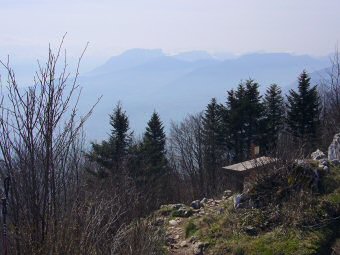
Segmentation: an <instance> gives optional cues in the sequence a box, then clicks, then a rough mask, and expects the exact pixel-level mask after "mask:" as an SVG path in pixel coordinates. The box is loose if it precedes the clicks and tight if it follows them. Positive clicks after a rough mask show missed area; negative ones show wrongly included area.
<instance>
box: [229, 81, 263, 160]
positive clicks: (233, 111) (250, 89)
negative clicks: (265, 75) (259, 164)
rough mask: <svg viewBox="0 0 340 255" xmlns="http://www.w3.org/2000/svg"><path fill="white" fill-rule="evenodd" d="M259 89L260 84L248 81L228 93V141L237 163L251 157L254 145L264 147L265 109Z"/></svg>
mask: <svg viewBox="0 0 340 255" xmlns="http://www.w3.org/2000/svg"><path fill="white" fill-rule="evenodd" d="M258 88H259V85H258V83H256V82H254V81H253V80H247V81H246V82H245V83H241V84H239V86H238V88H237V90H236V91H234V90H230V91H228V98H227V112H228V113H227V116H228V117H227V118H226V121H227V123H226V126H227V130H228V131H227V133H228V139H227V141H228V146H229V149H230V152H231V154H232V155H233V161H236V162H239V161H242V160H245V159H248V158H249V157H250V155H251V151H250V150H251V145H252V144H257V145H262V144H261V141H262V131H263V111H264V109H263V105H262V103H261V96H260V93H259V90H258Z"/></svg>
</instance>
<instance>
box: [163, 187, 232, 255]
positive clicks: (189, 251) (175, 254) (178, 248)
mask: <svg viewBox="0 0 340 255" xmlns="http://www.w3.org/2000/svg"><path fill="white" fill-rule="evenodd" d="M231 195H232V193H231V191H226V192H225V194H224V196H223V197H222V199H206V198H204V199H202V200H201V201H200V200H196V201H193V202H192V203H191V206H187V205H184V204H172V205H165V206H162V208H161V209H160V211H159V218H158V220H159V221H162V222H164V224H165V225H166V226H167V227H166V240H167V248H168V251H169V254H170V255H203V254H204V250H205V248H206V247H207V245H208V244H207V243H205V242H204V241H202V240H199V237H198V236H196V235H194V234H195V232H196V231H197V229H195V225H192V222H193V221H194V222H197V221H200V220H202V219H203V218H204V217H205V216H207V215H209V217H211V216H214V215H221V214H223V213H224V212H225V210H226V206H227V205H228V204H229V205H230V204H232V203H233V199H232V198H233V197H232V196H231Z"/></svg>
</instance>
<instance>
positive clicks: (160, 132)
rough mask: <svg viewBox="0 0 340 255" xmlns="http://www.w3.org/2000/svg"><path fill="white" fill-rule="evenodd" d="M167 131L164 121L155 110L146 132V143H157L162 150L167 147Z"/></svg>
mask: <svg viewBox="0 0 340 255" xmlns="http://www.w3.org/2000/svg"><path fill="white" fill-rule="evenodd" d="M165 139H166V137H165V133H164V126H163V123H162V121H161V119H160V117H159V115H158V113H157V112H155V111H154V112H153V114H152V116H151V118H150V120H149V121H148V123H147V127H146V131H145V133H144V143H146V144H154V145H157V146H158V148H159V149H160V150H164V149H165Z"/></svg>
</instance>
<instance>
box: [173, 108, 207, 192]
mask: <svg viewBox="0 0 340 255" xmlns="http://www.w3.org/2000/svg"><path fill="white" fill-rule="evenodd" d="M202 129H203V123H202V114H197V115H190V116H188V117H187V118H185V119H184V120H183V121H182V122H181V123H179V124H177V123H172V124H171V129H170V136H169V139H168V141H169V150H168V151H169V156H170V158H171V160H170V162H171V163H172V168H173V169H175V170H176V171H177V173H178V174H179V176H180V177H181V178H183V179H184V180H185V182H187V183H190V184H191V185H190V186H191V190H190V192H191V196H192V197H193V198H194V197H196V198H197V197H202V196H203V194H204V191H205V190H206V185H207V184H206V182H205V180H206V179H205V177H206V176H205V173H204V168H203V134H202Z"/></svg>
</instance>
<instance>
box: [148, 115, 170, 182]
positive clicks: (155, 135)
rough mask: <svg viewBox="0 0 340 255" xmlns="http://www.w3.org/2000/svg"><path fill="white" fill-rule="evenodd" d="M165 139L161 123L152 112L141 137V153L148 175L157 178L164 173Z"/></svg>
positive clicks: (157, 116) (165, 164)
mask: <svg viewBox="0 0 340 255" xmlns="http://www.w3.org/2000/svg"><path fill="white" fill-rule="evenodd" d="M165 142H166V137H165V133H164V127H163V123H162V122H161V120H160V118H159V115H158V114H157V113H156V112H154V113H153V114H152V116H151V119H150V120H149V122H148V124H147V127H146V131H145V133H144V137H143V151H144V155H145V160H146V162H147V165H148V171H149V175H151V176H154V177H157V176H161V175H163V174H164V173H165V172H166V166H167V160H166V150H165Z"/></svg>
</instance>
